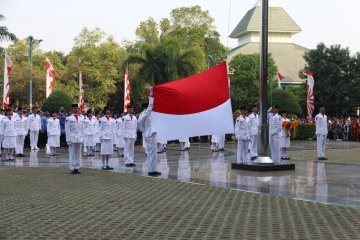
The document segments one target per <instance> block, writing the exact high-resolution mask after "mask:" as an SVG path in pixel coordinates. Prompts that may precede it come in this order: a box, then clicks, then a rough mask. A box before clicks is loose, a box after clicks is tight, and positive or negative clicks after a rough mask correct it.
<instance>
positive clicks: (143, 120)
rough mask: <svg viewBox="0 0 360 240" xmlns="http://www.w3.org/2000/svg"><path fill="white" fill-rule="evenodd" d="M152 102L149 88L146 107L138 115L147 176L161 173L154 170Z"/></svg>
mask: <svg viewBox="0 0 360 240" xmlns="http://www.w3.org/2000/svg"><path fill="white" fill-rule="evenodd" d="M153 104H154V98H153V89H152V88H150V99H149V105H148V107H147V108H146V109H145V110H144V111H142V112H141V113H140V116H139V125H140V128H141V129H142V134H143V137H144V141H145V149H147V151H148V152H147V154H146V161H147V166H148V175H149V176H158V175H161V173H160V172H158V171H156V166H157V161H156V153H157V144H156V143H157V142H156V130H155V127H154V122H153V118H152V116H151V111H152V108H153Z"/></svg>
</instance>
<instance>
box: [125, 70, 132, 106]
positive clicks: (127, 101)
mask: <svg viewBox="0 0 360 240" xmlns="http://www.w3.org/2000/svg"><path fill="white" fill-rule="evenodd" d="M130 89H131V86H130V81H129V72H128V67H126V69H125V79H124V112H127V110H128V107H129V105H130V103H131V98H130Z"/></svg>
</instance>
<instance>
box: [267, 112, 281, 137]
mask: <svg viewBox="0 0 360 240" xmlns="http://www.w3.org/2000/svg"><path fill="white" fill-rule="evenodd" d="M268 117H269V135H270V136H273V135H275V134H279V133H280V131H281V129H282V126H281V116H280V115H279V114H277V113H275V114H273V113H269V115H268Z"/></svg>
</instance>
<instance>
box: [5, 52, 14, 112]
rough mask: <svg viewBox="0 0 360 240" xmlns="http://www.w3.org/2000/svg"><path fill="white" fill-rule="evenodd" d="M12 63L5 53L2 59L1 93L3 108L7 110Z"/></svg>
mask: <svg viewBox="0 0 360 240" xmlns="http://www.w3.org/2000/svg"><path fill="white" fill-rule="evenodd" d="M12 65H13V63H12V61H11V59H10V57H9V55H8V54H7V52H6V51H5V59H4V92H3V108H4V109H7V108H8V106H9V104H10V82H9V75H10V72H11V69H12Z"/></svg>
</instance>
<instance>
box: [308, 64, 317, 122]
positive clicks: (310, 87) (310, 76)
mask: <svg viewBox="0 0 360 240" xmlns="http://www.w3.org/2000/svg"><path fill="white" fill-rule="evenodd" d="M314 83H315V82H314V78H313V72H312V71H310V70H308V71H307V85H306V92H307V98H306V112H307V116H308V118H312V114H313V112H314V109H315V100H314V92H313V90H314Z"/></svg>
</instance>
